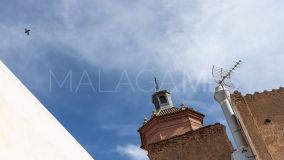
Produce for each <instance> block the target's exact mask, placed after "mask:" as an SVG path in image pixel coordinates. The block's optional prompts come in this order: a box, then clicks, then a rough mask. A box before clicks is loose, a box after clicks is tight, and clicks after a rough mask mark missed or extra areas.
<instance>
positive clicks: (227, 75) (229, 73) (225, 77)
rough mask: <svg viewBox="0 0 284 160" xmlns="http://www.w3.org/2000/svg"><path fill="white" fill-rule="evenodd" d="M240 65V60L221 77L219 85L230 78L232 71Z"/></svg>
mask: <svg viewBox="0 0 284 160" xmlns="http://www.w3.org/2000/svg"><path fill="white" fill-rule="evenodd" d="M241 63H242V61H241V60H239V61H237V62H236V64H235V65H234V66H233V68H231V69H230V70H229V72H228V73H227V74H226V75H225V76H223V77H222V79H221V81H220V82H219V83H220V84H223V83H224V81H225V79H227V78H228V77H230V76H231V74H232V73H233V71H234V70H235V69H236V68H237V67H238V66H239V65H240V64H241Z"/></svg>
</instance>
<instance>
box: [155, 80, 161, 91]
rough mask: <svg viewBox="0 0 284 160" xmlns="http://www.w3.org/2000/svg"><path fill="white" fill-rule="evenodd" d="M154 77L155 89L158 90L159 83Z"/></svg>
mask: <svg viewBox="0 0 284 160" xmlns="http://www.w3.org/2000/svg"><path fill="white" fill-rule="evenodd" d="M154 79H155V85H156V91H159V90H160V88H159V85H158V82H157V78H156V77H154Z"/></svg>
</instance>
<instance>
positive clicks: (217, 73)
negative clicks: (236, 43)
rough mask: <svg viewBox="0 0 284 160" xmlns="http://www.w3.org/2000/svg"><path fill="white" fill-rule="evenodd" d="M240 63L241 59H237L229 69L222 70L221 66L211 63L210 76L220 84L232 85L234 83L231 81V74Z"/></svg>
mask: <svg viewBox="0 0 284 160" xmlns="http://www.w3.org/2000/svg"><path fill="white" fill-rule="evenodd" d="M241 63H242V61H241V60H239V61H237V62H236V63H235V65H234V66H233V67H232V68H231V69H230V70H224V69H223V68H218V67H216V66H214V65H213V67H212V76H213V78H214V80H215V82H216V83H218V84H220V85H221V86H227V87H233V86H234V85H233V83H232V82H231V75H232V73H233V72H234V71H235V70H236V69H237V68H238V67H239V66H240V65H241Z"/></svg>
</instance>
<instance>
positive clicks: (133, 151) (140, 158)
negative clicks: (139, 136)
mask: <svg viewBox="0 0 284 160" xmlns="http://www.w3.org/2000/svg"><path fill="white" fill-rule="evenodd" d="M116 151H117V152H118V153H119V154H120V155H123V156H127V157H128V158H129V159H130V160H148V157H147V152H146V151H144V150H142V149H141V148H139V147H138V146H135V145H132V144H129V145H126V146H117V148H116Z"/></svg>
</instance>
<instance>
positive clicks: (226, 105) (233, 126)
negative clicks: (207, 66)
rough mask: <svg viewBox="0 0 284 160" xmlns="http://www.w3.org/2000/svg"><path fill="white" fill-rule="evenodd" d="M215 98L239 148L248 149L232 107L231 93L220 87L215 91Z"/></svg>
mask: <svg viewBox="0 0 284 160" xmlns="http://www.w3.org/2000/svg"><path fill="white" fill-rule="evenodd" d="M214 98H215V100H216V101H217V102H218V103H219V104H220V105H221V108H222V110H223V112H224V115H225V118H226V121H227V123H228V126H229V128H230V130H231V132H232V135H233V138H234V141H235V143H236V146H237V148H238V149H241V148H243V147H246V146H247V143H246V141H245V139H244V137H243V135H242V131H241V127H240V125H239V123H238V122H237V119H236V116H235V113H234V111H233V109H232V106H231V98H230V92H229V91H228V90H227V89H226V88H225V87H223V86H221V85H219V86H218V87H216V89H215V95H214Z"/></svg>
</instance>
